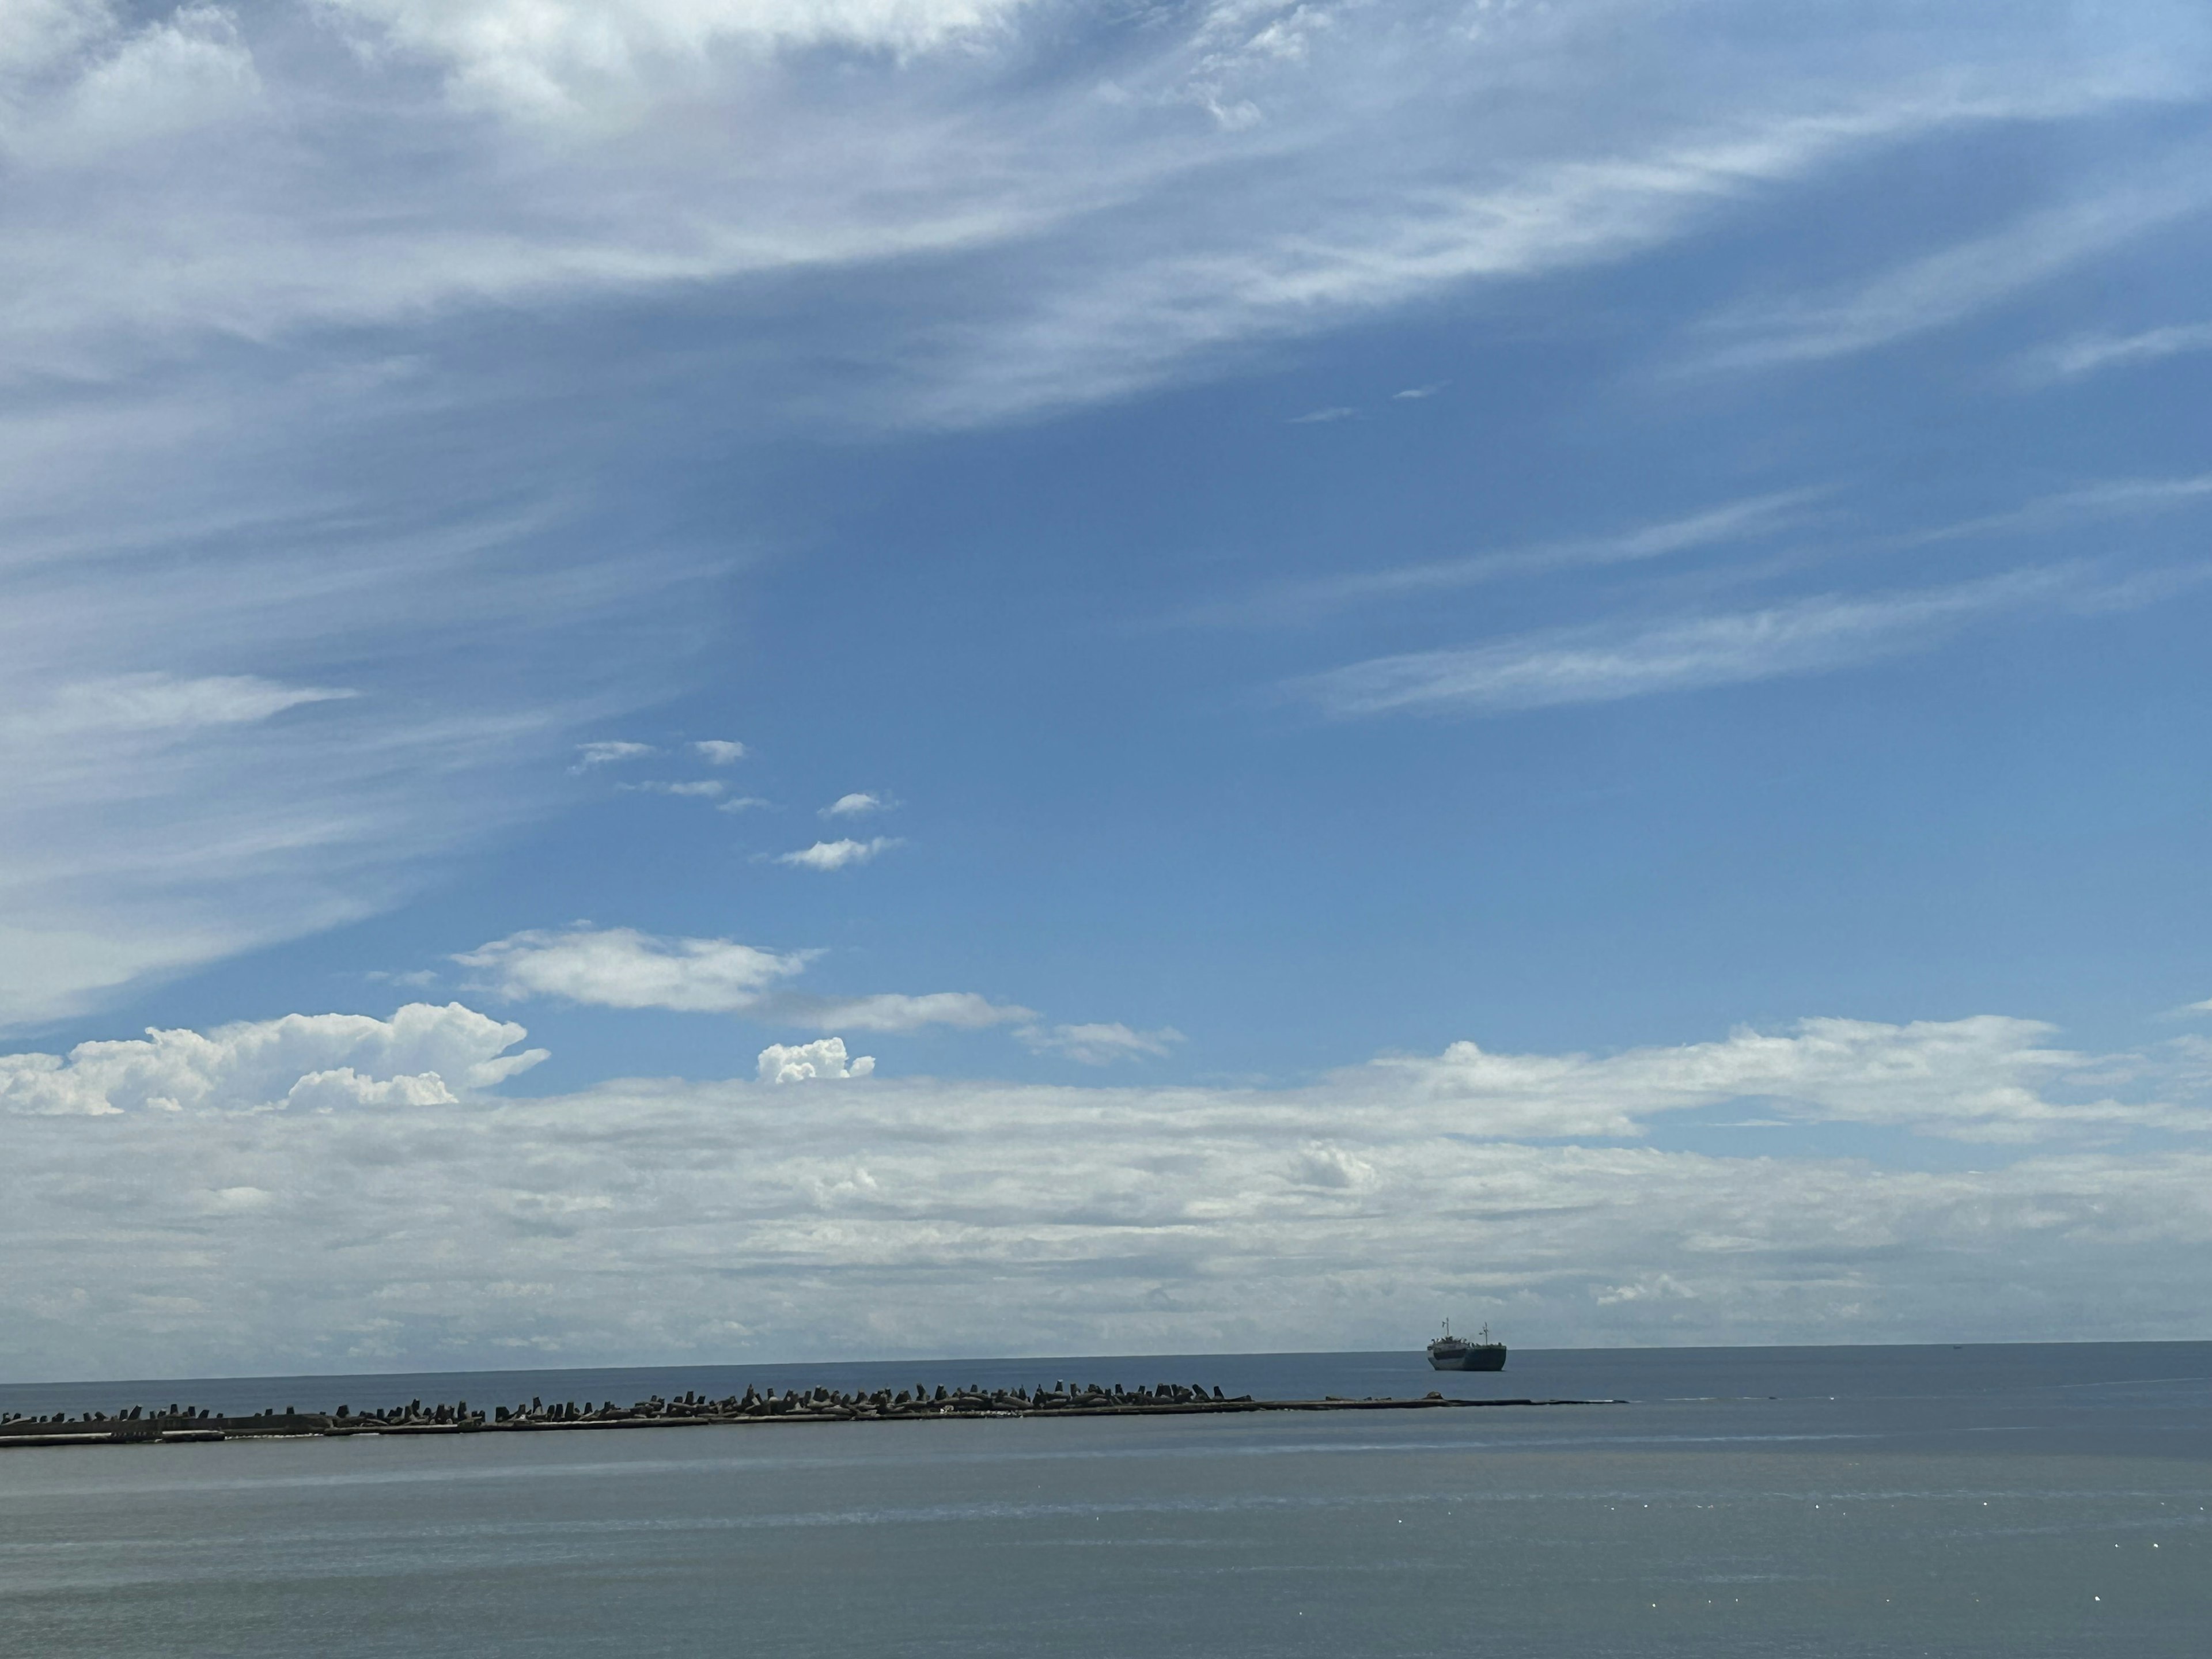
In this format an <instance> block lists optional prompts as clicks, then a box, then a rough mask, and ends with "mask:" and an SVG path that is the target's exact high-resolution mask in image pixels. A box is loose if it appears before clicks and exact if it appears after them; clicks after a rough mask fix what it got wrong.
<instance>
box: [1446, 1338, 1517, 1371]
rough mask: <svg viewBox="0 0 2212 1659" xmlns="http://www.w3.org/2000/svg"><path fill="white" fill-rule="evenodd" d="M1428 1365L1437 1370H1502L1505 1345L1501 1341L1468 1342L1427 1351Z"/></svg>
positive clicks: (1503, 1367)
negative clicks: (1458, 1345) (1438, 1350)
mask: <svg viewBox="0 0 2212 1659" xmlns="http://www.w3.org/2000/svg"><path fill="white" fill-rule="evenodd" d="M1429 1366H1430V1369H1431V1370H1439V1371H1502V1370H1504V1369H1505V1345H1504V1343H1503V1342H1470V1343H1468V1344H1467V1345H1466V1346H1464V1347H1458V1348H1449V1349H1446V1350H1445V1351H1444V1352H1442V1353H1438V1352H1437V1351H1436V1350H1435V1349H1433V1348H1431V1350H1430V1351H1429Z"/></svg>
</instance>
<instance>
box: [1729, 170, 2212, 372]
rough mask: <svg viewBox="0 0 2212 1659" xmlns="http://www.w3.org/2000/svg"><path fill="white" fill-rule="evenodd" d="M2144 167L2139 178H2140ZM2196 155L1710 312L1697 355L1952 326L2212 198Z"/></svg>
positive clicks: (1757, 361) (1792, 357)
mask: <svg viewBox="0 0 2212 1659" xmlns="http://www.w3.org/2000/svg"><path fill="white" fill-rule="evenodd" d="M2146 173H2148V177H2145V176H2144V174H2146ZM2203 175H2204V160H2203V156H2202V155H2198V154H2196V153H2194V152H2186V153H2184V154H2182V155H2178V156H2171V157H2168V158H2166V161H2164V163H2163V164H2162V165H2159V166H2154V167H2149V168H2147V169H2141V170H2138V171H2136V172H2135V173H2131V175H2130V178H2129V179H2127V180H2126V181H2125V182H2124V183H2115V184H2113V185H2109V186H2108V187H2106V188H2103V189H2100V190H2099V191H2096V192H2095V193H2093V194H2091V195H2088V196H2086V197H2082V198H2081V199H2079V200H2076V201H2073V202H2069V203H2066V204H2062V205H2059V206H2057V207H2052V208H2043V209H2039V210H2034V211H2032V212H2029V213H2027V214H2026V215H2024V216H2021V218H2020V219H2019V220H2017V221H2016V222H2014V223H2013V224H2010V225H2008V226H2007V227H2006V228H2003V229H2002V230H1999V231H1996V232H1994V233H1992V234H1988V235H1984V236H1979V237H1976V238H1973V239H1972V240H1966V241H1963V242H1960V243H1958V244H1956V245H1954V246H1951V247H1948V248H1944V249H1942V250H1941V251H1939V252H1935V253H1931V254H1926V255H1923V256H1922V257H1920V258H1915V259H1912V260H1910V261H1908V262H1906V263H1905V264H1901V265H1899V266H1897V267H1895V268H1893V269H1892V270H1887V271H1884V272H1882V273H1881V274H1880V275H1878V276H1874V277H1872V278H1870V279H1868V280H1866V281H1863V282H1862V283H1857V284H1854V285H1850V286H1845V287H1843V288H1840V289H1835V290H1832V291H1831V292H1829V293H1826V294H1820V295H1811V296H1806V297H1792V298H1790V299H1786V300H1781V301H1771V302H1761V303H1753V304H1747V305H1744V306H1741V307H1737V308H1735V309H1734V310H1731V311H1729V312H1725V313H1721V314H1720V315H1717V316H1716V317H1713V318H1712V319H1710V320H1709V321H1708V322H1707V323H1706V324H1705V327H1704V329H1703V330H1702V333H1703V334H1704V336H1705V338H1706V339H1707V340H1709V341H1711V344H1710V346H1708V347H1707V348H1706V349H1705V350H1704V351H1703V352H1702V354H1701V355H1700V356H1698V357H1697V358H1696V359H1695V362H1696V363H1697V365H1698V366H1699V367H1700V368H1710V369H1758V368H1776V367H1779V366H1782V365H1784V364H1789V363H1801V362H1819V361H1821V360H1823V359H1826V358H1832V357H1841V356H1849V355H1850V354H1852V353H1855V352H1860V351H1867V350H1871V349H1875V348H1876V347H1879V346H1885V345H1887V344H1890V343H1892V342H1893V341H1898V340H1903V339H1907V338H1910V337H1912V336H1914V335H1917V334H1922V333H1925V332H1927V331H1930V330H1933V329H1938V328H1944V327H1948V326H1949V325H1952V324H1954V323H1956V322H1958V321H1960V320H1961V319H1964V318H1966V317H1969V316H1972V315H1973V314H1975V313H1978V312H1980V311H1983V310H1984V309H1986V308H1987V307H1990V306H1993V305H1996V304H1998V303H2000V302H2002V301H2007V300H2009V299H2011V298H2012V297H2013V296H2014V295H2017V294H2020V293H2021V292H2023V291H2024V290H2026V289H2028V288H2031V287H2033V285H2035V284H2036V283H2042V282H2045V281H2048V280H2049V279H2051V277H2053V276H2057V275H2058V274H2059V273H2061V272H2063V271H2065V270H2070V269H2072V268H2073V267H2075V266H2076V265H2078V264H2081V263H2083V262H2084V261H2086V260H2088V259H2091V258H2097V257H2099V256H2101V255H2103V254H2106V253H2107V252H2112V250H2114V249H2116V248H2118V247H2119V246H2122V245H2123V244H2124V243H2126V242H2128V241H2130V240H2133V239H2135V238H2136V237H2139V236H2142V235H2144V234H2148V232H2150V231H2153V230H2155V229H2157V228H2160V227H2161V226H2164V225H2167V224H2171V223H2172V222H2174V221H2176V220H2178V219H2180V218H2183V217H2185V216H2188V215H2191V214H2195V213H2198V212H2201V211H2203V209H2204V208H2205V207H2206V206H2207V204H2212V188H2208V187H2207V185H2205V183H2204V182H2203Z"/></svg>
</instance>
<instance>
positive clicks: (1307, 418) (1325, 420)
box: [1290, 404, 1359, 426]
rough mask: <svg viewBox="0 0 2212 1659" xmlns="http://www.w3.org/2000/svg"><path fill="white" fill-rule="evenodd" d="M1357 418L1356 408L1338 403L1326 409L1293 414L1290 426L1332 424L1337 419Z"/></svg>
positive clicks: (1352, 419)
mask: <svg viewBox="0 0 2212 1659" xmlns="http://www.w3.org/2000/svg"><path fill="white" fill-rule="evenodd" d="M1358 418H1359V411H1358V410H1356V409H1352V408H1348V407H1346V406H1345V405H1343V404H1336V405H1334V406H1333V407H1331V408H1328V409H1315V410H1308V411H1307V412H1306V413H1304V414H1303V415H1293V416H1291V420H1290V424H1291V425H1292V426H1333V425H1334V424H1335V423H1336V422H1339V421H1356V420H1358Z"/></svg>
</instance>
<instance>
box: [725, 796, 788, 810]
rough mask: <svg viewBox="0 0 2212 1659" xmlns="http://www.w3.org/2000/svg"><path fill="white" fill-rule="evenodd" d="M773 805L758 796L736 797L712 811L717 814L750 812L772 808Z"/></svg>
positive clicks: (773, 803)
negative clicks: (767, 807) (762, 808)
mask: <svg viewBox="0 0 2212 1659" xmlns="http://www.w3.org/2000/svg"><path fill="white" fill-rule="evenodd" d="M772 805H775V802H773V801H768V800H763V799H761V798H760V797H759V796H758V795H738V796H736V797H734V798H733V799H729V800H726V801H724V802H723V803H722V804H721V805H719V806H717V807H716V808H715V809H714V810H715V811H717V812H750V811H753V810H754V809H755V808H756V807H760V806H772Z"/></svg>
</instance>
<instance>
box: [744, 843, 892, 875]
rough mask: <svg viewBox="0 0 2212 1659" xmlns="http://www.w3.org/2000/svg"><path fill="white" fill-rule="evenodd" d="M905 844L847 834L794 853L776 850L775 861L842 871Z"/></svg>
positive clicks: (802, 866)
mask: <svg viewBox="0 0 2212 1659" xmlns="http://www.w3.org/2000/svg"><path fill="white" fill-rule="evenodd" d="M905 844H906V843H905V842H902V841H901V840H899V839H897V838H896V836H876V837H875V838H874V839H873V840H872V841H854V840H853V839H851V838H850V837H849V836H848V837H847V838H846V839H844V840H842V841H817V842H815V843H814V845H813V846H811V847H803V848H799V851H797V852H795V853H780V854H777V855H776V860H775V861H776V862H777V863H778V864H788V865H792V866H795V867H796V868H798V869H801V870H845V869H849V868H851V867H852V866H854V865H856V864H866V863H867V862H869V861H870V860H872V859H875V858H877V857H879V856H880V855H881V854H884V853H888V852H889V851H890V849H891V848H894V847H903V846H904V845H905Z"/></svg>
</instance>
